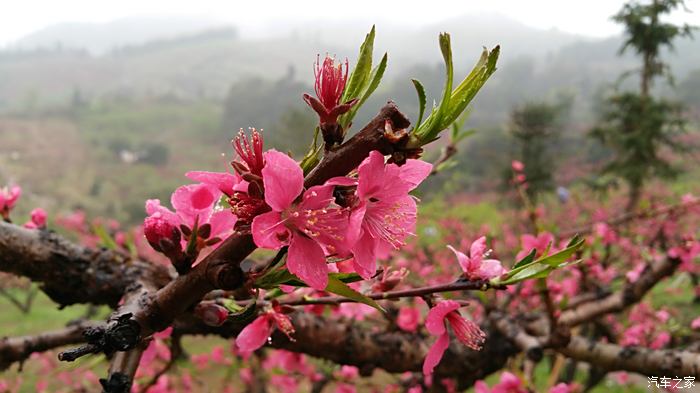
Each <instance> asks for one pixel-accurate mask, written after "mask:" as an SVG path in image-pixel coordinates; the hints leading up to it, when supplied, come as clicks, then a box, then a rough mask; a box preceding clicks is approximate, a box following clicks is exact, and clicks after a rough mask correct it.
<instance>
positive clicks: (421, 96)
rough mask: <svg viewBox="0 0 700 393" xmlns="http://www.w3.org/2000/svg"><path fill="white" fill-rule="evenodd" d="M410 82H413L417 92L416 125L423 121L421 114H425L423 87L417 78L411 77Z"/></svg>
mask: <svg viewBox="0 0 700 393" xmlns="http://www.w3.org/2000/svg"><path fill="white" fill-rule="evenodd" d="M411 82H413V86H414V87H415V88H416V93H418V106H419V109H418V120H417V121H416V124H417V125H420V123H421V122H422V121H423V115H424V114H425V102H426V98H425V88H424V87H423V84H422V83H420V81H419V80H418V79H411Z"/></svg>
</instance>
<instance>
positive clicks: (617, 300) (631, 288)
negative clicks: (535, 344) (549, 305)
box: [559, 257, 681, 326]
mask: <svg viewBox="0 0 700 393" xmlns="http://www.w3.org/2000/svg"><path fill="white" fill-rule="evenodd" d="M680 263H681V261H680V259H678V258H671V257H666V259H664V260H663V261H660V262H657V263H652V264H649V265H647V268H646V269H645V270H644V271H643V272H642V274H641V275H640V276H639V279H637V281H635V282H633V283H630V282H627V283H626V284H625V286H624V287H623V288H622V290H620V291H617V292H614V293H612V294H610V295H608V296H605V297H603V298H601V299H598V300H595V301H590V302H585V303H581V304H580V305H579V306H578V307H575V308H572V309H569V310H566V311H564V312H563V313H562V314H561V316H560V317H559V323H560V324H562V325H567V326H576V325H579V324H581V323H583V322H586V321H590V320H592V319H595V318H597V317H599V316H601V315H604V314H608V313H611V312H617V311H622V310H624V309H625V308H626V307H628V306H630V305H632V304H634V303H637V302H638V301H640V300H641V299H642V298H643V297H644V295H645V294H646V293H647V292H649V290H651V289H652V288H653V287H654V286H655V285H656V284H657V283H658V282H659V281H661V280H662V279H663V278H665V277H668V276H670V275H671V274H673V272H675V271H676V268H678V265H680Z"/></svg>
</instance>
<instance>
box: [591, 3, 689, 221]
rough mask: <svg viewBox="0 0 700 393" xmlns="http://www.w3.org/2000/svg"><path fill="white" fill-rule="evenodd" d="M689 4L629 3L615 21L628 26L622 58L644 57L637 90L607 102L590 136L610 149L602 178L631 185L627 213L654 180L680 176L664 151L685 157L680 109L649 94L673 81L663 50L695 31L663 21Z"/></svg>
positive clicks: (619, 93) (616, 96) (614, 96)
mask: <svg viewBox="0 0 700 393" xmlns="http://www.w3.org/2000/svg"><path fill="white" fill-rule="evenodd" d="M679 7H682V8H684V7H685V5H684V3H683V1H682V0H652V1H651V2H650V3H640V2H637V1H630V2H629V3H627V4H625V5H624V6H623V7H622V9H621V10H620V12H618V13H617V14H616V15H615V16H613V20H615V21H616V22H618V23H620V24H622V25H623V26H624V27H625V41H624V44H623V46H622V48H621V49H620V54H622V53H624V52H626V51H627V50H629V49H632V50H634V52H635V53H636V54H637V55H638V56H640V57H641V60H642V65H641V68H640V69H639V70H636V71H637V72H638V73H639V91H624V92H616V93H615V94H613V95H612V96H610V97H608V98H606V99H605V105H604V108H605V109H604V110H603V111H602V113H601V115H600V120H599V123H598V125H597V126H596V127H595V128H594V129H593V130H592V131H591V136H592V137H594V138H595V139H597V140H598V141H599V142H601V143H602V144H603V145H604V146H605V147H607V148H608V149H609V150H610V151H611V153H612V158H611V160H610V161H609V162H608V164H607V165H606V166H605V167H604V168H603V173H604V174H612V175H614V176H617V177H619V178H622V179H623V180H624V181H625V182H626V183H627V186H628V190H629V191H628V193H629V195H628V204H627V210H629V211H631V210H634V209H635V208H636V206H637V204H638V202H639V198H640V196H641V194H642V190H643V188H644V184H645V183H646V182H647V181H648V180H649V179H651V178H653V177H659V178H669V177H672V176H675V175H676V174H677V173H678V172H679V168H677V167H675V166H674V165H673V164H672V163H671V162H670V161H669V159H668V158H667V157H666V156H665V155H664V152H665V151H670V152H673V153H679V152H684V151H686V150H687V149H686V148H685V147H684V146H683V145H681V144H679V143H678V142H677V138H676V136H677V135H678V134H679V133H682V132H683V131H684V125H685V121H684V119H683V117H682V109H683V108H682V105H680V104H679V103H675V102H671V101H669V100H667V99H664V98H657V97H654V96H653V95H652V94H651V88H652V85H653V83H654V81H655V79H656V78H658V77H661V76H666V77H668V79H669V80H670V81H672V77H671V73H670V69H669V67H668V64H666V63H664V62H663V61H662V59H661V50H662V49H664V48H668V49H673V41H674V40H676V39H677V38H680V37H684V36H691V33H692V29H693V28H692V27H690V26H688V25H681V26H679V25H675V24H672V23H668V22H664V21H662V20H661V16H663V15H666V14H669V13H671V12H672V11H674V10H675V9H677V8H679Z"/></svg>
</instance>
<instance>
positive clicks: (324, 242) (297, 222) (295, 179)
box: [252, 150, 348, 290]
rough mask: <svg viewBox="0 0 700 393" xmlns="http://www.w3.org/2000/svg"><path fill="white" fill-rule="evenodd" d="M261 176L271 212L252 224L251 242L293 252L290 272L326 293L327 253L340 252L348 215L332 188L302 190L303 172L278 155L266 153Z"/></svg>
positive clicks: (289, 259)
mask: <svg viewBox="0 0 700 393" xmlns="http://www.w3.org/2000/svg"><path fill="white" fill-rule="evenodd" d="M265 161H266V164H265V168H263V170H262V175H263V183H264V187H265V202H266V203H267V204H268V205H269V206H270V207H271V208H272V211H270V212H267V213H264V214H261V215H259V216H257V217H255V219H253V225H252V232H253V240H254V241H255V244H257V246H258V247H262V248H269V249H275V250H277V249H280V248H282V247H284V246H289V251H288V255H287V268H288V269H289V271H290V272H291V273H293V274H295V275H297V276H298V277H299V278H301V279H302V280H304V282H306V283H307V284H308V285H309V286H310V287H312V288H314V289H318V290H323V289H325V288H326V285H327V284H328V266H327V265H326V257H325V255H326V251H328V252H329V253H333V252H335V251H336V250H338V249H339V248H341V245H342V243H341V242H342V241H343V240H344V237H343V235H344V234H345V231H346V228H347V224H348V214H347V209H342V208H340V207H337V206H335V205H334V202H335V198H334V197H333V188H334V186H333V185H323V186H315V187H311V188H309V189H308V190H306V191H304V192H303V195H302V197H301V201H300V202H299V203H294V202H295V200H296V199H297V197H299V195H301V194H302V191H303V189H304V175H303V171H302V169H301V167H300V166H299V164H297V162H296V161H294V160H293V159H291V158H290V157H289V156H288V155H286V154H284V153H280V152H278V151H276V150H269V151H267V152H265Z"/></svg>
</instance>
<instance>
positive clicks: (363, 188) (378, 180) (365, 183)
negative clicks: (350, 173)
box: [357, 150, 385, 199]
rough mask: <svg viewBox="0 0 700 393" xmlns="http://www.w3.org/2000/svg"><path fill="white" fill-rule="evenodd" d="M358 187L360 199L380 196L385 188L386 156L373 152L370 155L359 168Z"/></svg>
mask: <svg viewBox="0 0 700 393" xmlns="http://www.w3.org/2000/svg"><path fill="white" fill-rule="evenodd" d="M357 173H358V178H359V181H358V185H357V196H359V197H360V199H369V198H371V197H373V196H374V195H376V194H379V193H380V192H381V191H382V189H383V188H384V181H385V176H384V155H382V153H380V152H378V151H376V150H373V151H371V152H370V153H369V157H367V158H365V159H364V161H362V163H361V164H360V166H359V167H358V168H357Z"/></svg>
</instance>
